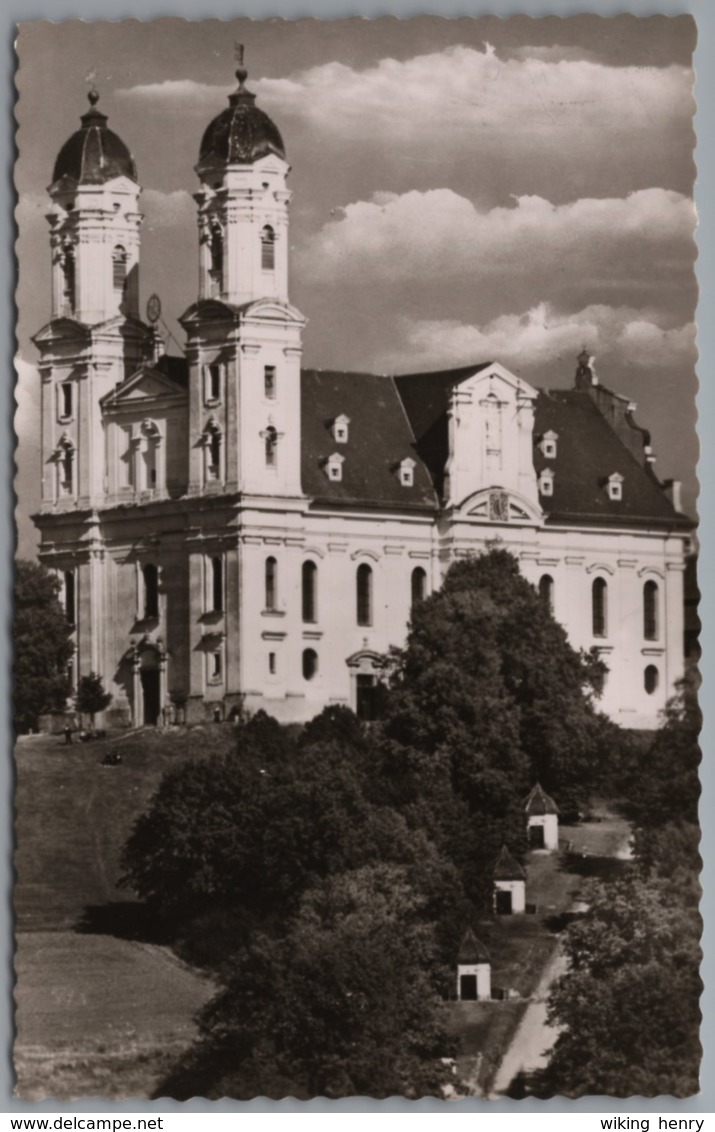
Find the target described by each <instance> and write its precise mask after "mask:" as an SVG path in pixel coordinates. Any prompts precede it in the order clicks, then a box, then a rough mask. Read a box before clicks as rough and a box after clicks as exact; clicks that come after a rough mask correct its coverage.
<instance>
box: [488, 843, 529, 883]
mask: <svg viewBox="0 0 715 1132" xmlns="http://www.w3.org/2000/svg"><path fill="white" fill-rule="evenodd" d="M494 880H526V873H525V871H524V869H523V868H522V867H521V865H520V864H519V862H518V861H517V860H515V859H514V857H512V855H511V853H510V852H509V850H508V849H507V847H506V845H502V847H501V853H500V854H499V856H498V857H497V860H496V864H495V865H494Z"/></svg>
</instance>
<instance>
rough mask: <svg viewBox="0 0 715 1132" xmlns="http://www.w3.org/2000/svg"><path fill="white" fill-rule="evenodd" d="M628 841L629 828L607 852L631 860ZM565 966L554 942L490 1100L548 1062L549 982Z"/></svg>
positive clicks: (552, 1034) (578, 906) (552, 1036)
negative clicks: (521, 1076) (520, 1076)
mask: <svg viewBox="0 0 715 1132" xmlns="http://www.w3.org/2000/svg"><path fill="white" fill-rule="evenodd" d="M630 841H631V833H630V830H629V831H628V833H627V834H626V835H625V836H623V837H621V838H620V839H619V841H618V843H617V844H616V845H614V846H613V848H612V849H611V851H610V853H609V854H608V855H609V856H611V857H614V858H616V859H617V860H621V861H623V860H626V861H627V860H630V859H631V858H632V856H633V853H632V849H631V844H630ZM571 910H572V911H583V910H584V905H583V902H582V901H580V900H576V901H574V903H573V905H572V908H571ZM567 967H568V961H567V959H566V956H565V955H564V954H563V953H562V951H561V947H560V944H557V945H556V947H555V949H554V953H553V955H552V957H551V959H550V960H549V961H548V963H547V965H546V967H545V968H544V973H543V975H542V977H541V979H540V981H539V985H538V987H537V988H536V991H535V992H534V995H533V997H532V999H531V1001H530V1002H529V1005H528V1006H527V1008H526V1012H525V1014H524V1017H523V1018H522V1020H521V1022H520V1023H519V1026H518V1028H517V1030H516V1032H515V1034H514V1037H513V1038H512V1041H511V1043H510V1045H509V1047H508V1049H507V1051H506V1053H505V1054H504V1057H503V1058H502V1061H501V1064H500V1066H499V1069H498V1070H497V1073H496V1076H495V1078H494V1082H493V1085H492V1088H491V1091H490V1094H489V1096H490V1098H491V1099H494V1098H496V1097H499V1096H503V1095H504V1094H505V1093H506V1092H507V1090H508V1088H509V1086H510V1085H511V1083H512V1081H513V1080H514V1078H515V1077H516V1076H517V1074H518V1073H521V1072H524V1073H533V1072H535V1071H536V1070H538V1069H544V1068H545V1067H546V1065H547V1064H548V1061H549V1055H550V1053H551V1049H552V1047H553V1045H554V1042H555V1041H556V1038H557V1037H558V1029H557V1028H556V1027H554V1026H551V1025H550V1024H549V1022H548V1020H547V1011H548V999H549V992H550V990H551V986H552V984H553V983H555V982H556V980H557V979H559V978H560V977H561V975H564V974H565V973H566V970H567Z"/></svg>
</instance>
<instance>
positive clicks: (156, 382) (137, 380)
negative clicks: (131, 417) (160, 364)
mask: <svg viewBox="0 0 715 1132" xmlns="http://www.w3.org/2000/svg"><path fill="white" fill-rule="evenodd" d="M158 398H161V399H162V400H165V399H171V400H172V401H176V400H180V401H184V400H185V399H186V392H185V390H183V389H181V388H180V387H179V386H177V384H176V382H174V381H171V380H170V379H169V378H168V377H166V375H165V374H163V373H160V372H159V371H158V370H155V369H150V368H149V367H143V368H142V369H140V370H138V371H137V373H135V374H133V375H132V376H131V377H129V378H127V380H126V381H123V382H122V383H121V385H118V386H117V387H116V389H113V390H112V392H111V393H107V394H106V396H104V397H103V398H102V401H101V404H102V406H103V407H104V408H105V410H106V409H109V410H111V409H113V408H115V407H117V408H119V407H126V406H127V405H130V404H136V403H141V402H142V401H152V402H154V401H156V400H157V399H158Z"/></svg>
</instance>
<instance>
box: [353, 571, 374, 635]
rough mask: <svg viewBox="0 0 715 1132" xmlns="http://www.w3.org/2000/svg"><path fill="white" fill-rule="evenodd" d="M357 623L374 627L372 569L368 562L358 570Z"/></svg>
mask: <svg viewBox="0 0 715 1132" xmlns="http://www.w3.org/2000/svg"><path fill="white" fill-rule="evenodd" d="M357 623H358V625H372V567H371V566H368V565H367V563H366V562H362V563H361V564H360V565H359V566H358V568H357Z"/></svg>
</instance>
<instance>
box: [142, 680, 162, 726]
mask: <svg viewBox="0 0 715 1132" xmlns="http://www.w3.org/2000/svg"><path fill="white" fill-rule="evenodd" d="M159 679H160V678H159V669H158V668H143V669H142V673H141V680H142V699H143V701H144V724H145V725H146V726H148V727H156V725H157V723H158V722H159V712H160V710H161V690H160V685H159Z"/></svg>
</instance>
